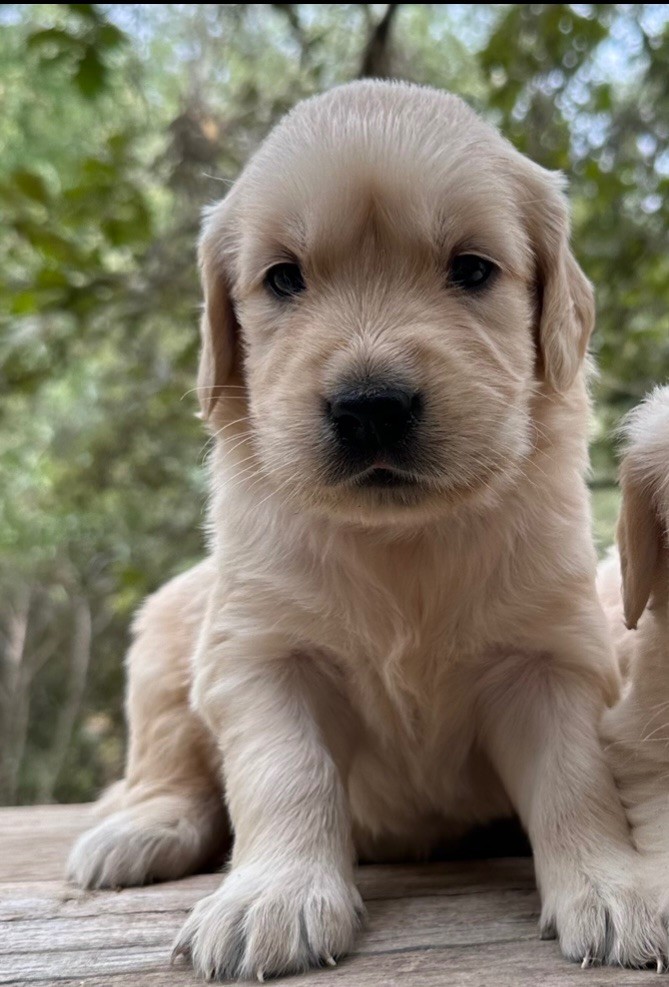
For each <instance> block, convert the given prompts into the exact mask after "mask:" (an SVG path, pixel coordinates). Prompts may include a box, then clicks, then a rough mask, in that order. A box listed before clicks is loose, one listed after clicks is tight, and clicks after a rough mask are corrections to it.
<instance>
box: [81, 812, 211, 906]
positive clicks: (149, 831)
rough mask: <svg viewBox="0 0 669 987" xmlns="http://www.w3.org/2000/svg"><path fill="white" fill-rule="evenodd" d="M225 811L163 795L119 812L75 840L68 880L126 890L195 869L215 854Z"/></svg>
mask: <svg viewBox="0 0 669 987" xmlns="http://www.w3.org/2000/svg"><path fill="white" fill-rule="evenodd" d="M221 817H222V818H223V822H222V829H223V833H225V825H224V815H223V812H222V809H221V808H219V806H218V805H216V804H215V803H214V802H213V800H212V801H211V802H209V801H208V802H206V803H205V802H204V801H201V802H199V803H195V802H192V803H191V802H187V801H186V800H184V799H182V798H179V799H176V798H175V799H171V798H164V799H160V800H154V801H153V802H151V803H146V804H139V805H136V806H134V807H133V808H131V809H123V810H122V811H120V812H115V813H114V814H113V815H112V816H109V818H108V819H105V820H104V821H103V822H102V823H100V824H99V825H98V826H96V827H95V828H94V829H91V830H89V831H88V832H87V833H84V834H83V836H81V837H80V838H79V840H78V841H77V842H76V843H75V845H74V847H73V849H72V852H71V853H70V858H69V861H68V864H67V878H68V880H69V881H71V882H72V883H73V884H77V885H79V886H80V887H82V888H90V889H94V888H122V887H131V886H134V885H139V884H148V883H150V882H152V881H168V880H174V879H176V878H179V877H183V876H184V875H186V874H189V873H192V872H193V871H194V870H195V869H197V867H199V866H201V864H203V863H204V862H205V860H206V859H207V857H209V856H211V854H212V852H213V847H214V844H215V841H216V837H217V834H216V832H215V830H216V825H215V822H216V820H217V819H218V820H219V821H220V820H221Z"/></svg>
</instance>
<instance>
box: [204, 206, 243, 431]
mask: <svg viewBox="0 0 669 987" xmlns="http://www.w3.org/2000/svg"><path fill="white" fill-rule="evenodd" d="M234 211H235V194H234V190H233V191H232V192H229V193H228V195H227V196H226V197H225V199H224V200H223V201H222V202H221V203H219V204H218V205H217V206H215V207H214V208H213V209H212V210H210V211H209V212H208V213H207V215H206V218H205V221H204V224H203V230H202V237H201V239H200V247H199V261H200V275H201V279H202V289H203V292H204V309H203V313H202V321H201V323H200V333H201V337H202V349H201V351H200V366H199V370H198V378H197V385H198V395H199V399H200V409H201V412H202V417H203V418H204V419H205V420H206V419H208V418H210V417H211V414H212V412H213V410H214V407H215V405H216V402H217V401H218V398H219V396H220V394H221V392H222V389H223V387H224V386H225V384H226V382H227V381H228V380H229V378H230V376H231V374H232V371H233V368H234V366H235V362H236V358H237V350H238V345H239V338H238V337H239V326H238V323H237V317H236V315H235V309H234V305H233V302H232V295H231V288H232V278H233V272H232V253H233V246H232V239H233V221H234Z"/></svg>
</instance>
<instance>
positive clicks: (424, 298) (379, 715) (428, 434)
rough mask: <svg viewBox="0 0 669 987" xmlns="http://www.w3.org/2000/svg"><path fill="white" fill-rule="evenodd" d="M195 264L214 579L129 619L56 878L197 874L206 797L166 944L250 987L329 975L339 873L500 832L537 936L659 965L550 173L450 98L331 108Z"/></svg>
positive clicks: (338, 951) (211, 228)
mask: <svg viewBox="0 0 669 987" xmlns="http://www.w3.org/2000/svg"><path fill="white" fill-rule="evenodd" d="M200 256H201V264H202V273H203V282H204V291H205V315H204V320H203V325H202V332H203V354H202V363H201V373H200V395H201V400H202V409H203V414H204V416H205V418H206V419H207V420H208V424H209V426H210V428H211V429H212V431H213V434H214V436H215V450H214V453H213V457H212V461H211V480H212V502H211V511H210V524H211V533H212V542H211V549H212V555H211V559H209V560H208V561H207V562H205V563H203V564H202V565H201V566H199V567H198V568H197V569H195V570H193V571H192V572H190V573H187V574H186V575H185V576H182V577H180V579H178V580H176V581H175V582H173V583H171V584H169V585H168V586H167V587H166V588H164V589H163V590H161V591H160V592H159V593H158V594H157V595H156V597H154V598H153V599H152V600H151V601H149V603H148V604H147V606H146V608H145V610H144V612H143V615H142V617H141V618H140V622H139V625H138V636H137V639H136V642H135V644H134V646H133V649H132V651H131V653H130V698H129V718H130V729H131V746H130V756H129V764H128V772H127V777H126V780H125V782H123V783H122V785H121V787H120V788H117V789H116V790H115V791H114V792H113V793H112V795H111V796H110V797H109V799H108V800H107V809H108V811H112V810H114V811H113V813H112V814H111V815H110V816H109V817H108V818H107V819H106V821H104V822H103V823H102V824H101V825H100V826H99V828H97V829H94V830H93V831H92V832H91V833H89V834H87V835H86V836H84V838H83V839H82V840H81V841H80V843H79V844H78V845H77V846H76V847H75V849H74V851H73V854H72V858H71V863H70V875H71V877H72V879H73V880H75V881H77V882H78V883H80V884H82V885H84V886H90V887H99V886H114V885H123V884H127V883H136V882H140V881H143V880H149V879H152V878H165V877H176V876H179V875H181V874H184V873H186V872H187V871H189V870H192V869H193V868H195V867H197V866H198V865H199V864H200V863H201V862H202V860H203V859H204V858H205V857H206V856H207V855H208V854H210V853H211V851H212V848H213V846H214V845H215V844H216V843H217V842H219V841H220V842H223V841H224V839H225V836H226V833H227V826H226V823H225V822H224V821H223V820H222V819H221V804H222V803H221V800H220V786H224V788H225V799H226V803H227V808H228V811H229V816H230V820H231V822H232V828H233V830H234V849H233V853H232V860H231V866H230V870H229V872H228V874H227V876H226V877H225V880H224V882H223V884H222V886H221V888H220V890H218V891H217V892H216V893H215V894H213V895H211V896H210V897H208V898H207V899H205V900H204V901H203V902H201V903H200V904H199V905H198V906H197V908H196V909H195V910H194V911H193V913H192V914H191V916H190V917H189V919H188V921H187V923H186V925H185V927H184V929H183V931H182V933H181V935H180V937H179V938H178V940H177V944H176V947H175V948H176V952H177V953H182V952H183V953H187V954H189V955H190V956H191V957H192V960H193V963H194V965H195V967H196V969H197V970H198V971H200V972H201V973H203V974H206V975H215V976H219V977H236V976H241V977H254V976H259V977H263V976H269V975H272V974H278V973H285V972H288V971H295V970H301V969H304V968H305V967H307V966H309V965H312V964H314V965H318V964H321V963H323V962H332V961H333V958H334V957H337V956H340V955H342V954H343V953H345V952H346V951H347V950H348V949H349V948H350V946H351V943H352V941H353V937H354V934H355V930H356V927H357V925H358V922H359V920H360V916H361V911H362V908H361V902H360V897H359V895H358V892H357V890H356V888H355V884H354V879H353V863H354V859H355V856H356V854H358V855H362V856H364V857H365V858H367V859H369V858H374V857H376V858H379V857H383V858H387V857H389V856H396V855H406V854H407V853H410V852H411V853H418V854H422V853H425V852H427V851H428V850H429V849H430V847H432V846H433V845H435V844H436V843H437V842H438V841H439V840H440V839H442V838H443V837H444V836H445V835H448V834H449V833H453V832H456V831H459V830H462V829H463V828H464V827H466V826H468V825H470V824H471V823H473V822H479V821H482V820H487V819H491V818H493V817H498V816H504V815H507V814H510V813H513V812H514V811H516V812H517V813H518V814H519V816H520V818H521V820H522V821H523V823H524V825H525V827H526V828H527V831H528V833H529V835H530V838H531V840H532V844H533V848H534V854H535V860H536V870H537V878H538V882H539V886H540V889H541V894H542V899H543V911H542V918H541V926H542V929H543V931H544V934H545V935H551V934H557V935H558V936H559V938H560V942H561V945H562V949H563V951H564V953H565V955H566V956H567V957H569V958H570V959H573V960H579V961H582V960H586V961H588V960H589V959H593V960H596V959H597V960H602V961H607V962H612V963H623V964H630V965H643V964H645V963H647V962H648V961H652V960H654V959H655V958H656V957H657V956H659V955H661V953H662V949H663V938H664V935H663V931H662V929H661V927H660V923H659V921H656V920H655V918H654V914H653V911H652V908H651V906H650V904H648V903H647V902H646V900H645V897H644V892H643V888H642V887H641V886H640V882H639V879H638V875H637V857H636V855H635V853H634V851H633V848H632V845H631V843H630V839H629V835H628V829H627V822H626V819H625V816H624V812H623V809H622V806H621V804H620V800H619V798H618V795H617V793H616V790H615V786H614V782H613V778H612V776H611V773H610V770H609V768H608V766H607V764H606V760H605V758H604V756H603V754H602V751H601V749H600V746H599V742H598V737H597V723H598V721H599V719H600V716H601V712H602V710H603V709H604V706H605V704H606V703H611V702H612V701H614V700H615V698H616V696H617V693H618V674H617V670H616V666H615V664H614V661H613V655H612V650H611V644H610V640H609V635H608V631H607V627H606V622H605V619H604V615H603V612H602V608H601V606H600V603H599V600H598V597H597V594H596V590H595V569H596V563H595V553H594V550H593V545H592V539H591V535H590V512H589V501H588V493H587V489H586V484H585V482H584V473H585V471H586V468H587V451H586V429H587V416H588V402H587V398H586V389H585V383H584V355H585V351H586V346H587V342H588V337H589V335H590V332H591V329H592V325H593V297H592V290H591V288H590V285H589V283H588V282H587V280H586V279H585V277H584V276H583V274H582V272H581V270H580V268H579V267H578V264H577V263H576V261H575V259H574V257H573V255H572V253H571V251H570V249H569V223H568V214H567V207H566V204H565V200H564V197H563V194H562V182H561V180H560V178H559V176H557V175H554V174H550V173H548V172H546V171H544V170H543V169H542V168H540V167H538V166H537V165H535V164H533V163H532V162H530V161H528V160H527V159H526V158H524V157H523V156H522V155H520V154H519V153H517V152H516V151H515V150H514V149H513V148H512V147H511V145H509V144H508V143H507V142H506V141H505V140H503V139H502V138H501V137H500V136H499V135H498V134H497V133H496V132H495V131H494V130H493V129H492V128H491V127H489V126H488V125H487V124H485V123H484V122H482V121H481V120H480V119H479V118H478V117H477V116H476V115H475V114H474V113H473V112H472V111H471V110H470V109H469V108H468V107H467V106H466V105H465V104H464V103H462V102H461V101H460V100H459V99H456V98H455V97H453V96H449V95H445V94H443V93H439V92H435V91H432V90H429V89H422V88H417V87H413V86H408V85H401V84H387V83H376V82H365V83H356V84H352V85H349V86H344V87H342V88H339V89H335V90H333V91H332V92H330V93H328V94H326V95H324V96H319V97H317V98H314V99H311V100H308V101H306V102H304V103H302V104H300V105H299V106H298V107H297V108H296V109H295V110H294V111H293V112H292V113H290V114H289V115H288V116H287V117H286V118H285V119H284V120H283V121H282V122H281V123H280V124H279V126H278V127H277V128H276V129H275V130H274V131H273V132H272V134H271V135H270V136H269V137H268V139H267V140H266V141H265V143H264V144H263V146H262V147H261V149H260V150H259V151H258V152H257V153H256V155H255V156H254V157H253V158H252V160H251V162H250V163H249V165H248V166H247V168H246V169H245V171H244V173H243V174H242V176H241V178H240V179H239V180H238V182H237V183H236V185H235V187H234V188H233V190H232V191H231V192H230V194H229V195H228V196H227V197H226V199H225V201H224V202H222V203H221V204H220V205H218V206H216V207H215V208H213V209H212V210H211V211H210V212H209V214H208V217H207V220H206V223H205V229H204V234H203V238H202V243H201V255H200ZM191 652H194V654H193V658H192V664H191V661H190V656H191ZM189 695H190V701H189ZM212 793H213V797H212Z"/></svg>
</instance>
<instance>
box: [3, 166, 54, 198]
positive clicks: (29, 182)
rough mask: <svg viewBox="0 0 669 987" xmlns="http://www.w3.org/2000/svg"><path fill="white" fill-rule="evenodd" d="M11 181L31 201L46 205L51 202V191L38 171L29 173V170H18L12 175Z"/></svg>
mask: <svg viewBox="0 0 669 987" xmlns="http://www.w3.org/2000/svg"><path fill="white" fill-rule="evenodd" d="M11 181H12V182H13V183H14V185H15V187H16V188H17V189H18V190H19V192H22V193H23V195H25V196H27V197H28V198H29V199H34V200H35V201H36V202H41V203H42V204H44V205H46V203H47V202H48V201H49V190H48V188H47V186H46V183H45V181H44V179H43V178H42V176H41V175H38V173H37V172H36V171H29V170H28V168H17V169H16V171H13V172H12V174H11Z"/></svg>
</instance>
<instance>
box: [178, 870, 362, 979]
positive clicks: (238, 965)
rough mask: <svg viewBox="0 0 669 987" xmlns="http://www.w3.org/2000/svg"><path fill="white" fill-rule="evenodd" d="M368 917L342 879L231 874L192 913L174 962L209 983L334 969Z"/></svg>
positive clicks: (299, 873) (297, 873)
mask: <svg viewBox="0 0 669 987" xmlns="http://www.w3.org/2000/svg"><path fill="white" fill-rule="evenodd" d="M362 912H363V906H362V901H361V899H360V896H359V894H358V892H357V890H356V889H355V887H353V886H352V885H351V884H349V883H348V882H347V881H344V880H343V879H342V878H341V876H340V875H339V874H338V873H336V872H330V871H326V870H324V869H322V868H311V867H309V868H305V867H299V868H297V867H293V868H291V869H289V870H287V871H284V872H282V873H277V874H268V873H267V869H266V868H256V867H244V868H239V869H238V870H236V871H233V872H232V873H231V874H230V875H229V876H228V877H227V878H226V880H225V881H224V882H223V885H222V886H221V888H219V890H218V891H216V892H215V893H214V894H212V895H210V896H209V897H208V898H205V899H204V900H203V901H201V902H200V903H199V904H198V905H197V906H196V907H195V909H194V910H193V912H191V914H190V916H189V917H188V919H187V921H186V924H185V925H184V928H183V929H182V931H181V933H180V935H179V936H178V937H177V940H176V943H175V945H174V952H173V956H178V955H185V956H186V957H188V958H190V959H191V960H192V963H193V966H194V967H195V970H196V971H197V972H198V973H199V974H200V975H201V976H204V977H205V978H207V979H214V978H217V979H222V980H224V979H235V978H243V979H257V980H261V981H262V980H265V979H268V978H270V977H274V976H278V975H280V974H287V973H299V972H302V971H304V970H306V969H308V968H309V967H314V966H323V965H325V964H329V965H331V964H333V963H335V962H336V957H338V956H342V955H344V954H345V953H347V952H348V951H349V950H350V948H351V945H352V943H353V939H354V936H355V931H356V929H357V927H358V925H359V923H360V919H361V916H362Z"/></svg>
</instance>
